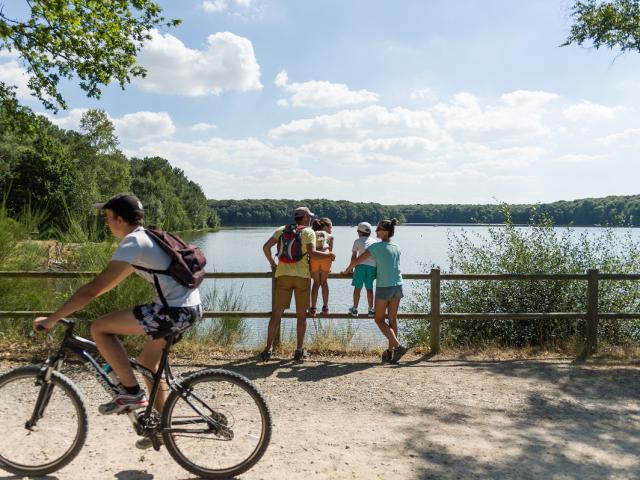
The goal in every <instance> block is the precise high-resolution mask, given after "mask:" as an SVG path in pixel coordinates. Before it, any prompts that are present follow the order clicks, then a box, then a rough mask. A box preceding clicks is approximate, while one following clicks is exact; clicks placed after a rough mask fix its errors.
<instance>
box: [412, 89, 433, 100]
mask: <svg viewBox="0 0 640 480" xmlns="http://www.w3.org/2000/svg"><path fill="white" fill-rule="evenodd" d="M409 97H410V98H411V100H423V101H433V100H436V98H437V95H436V94H435V92H434V91H433V90H431V89H430V88H421V89H418V90H414V91H413V92H411V94H410V95H409Z"/></svg>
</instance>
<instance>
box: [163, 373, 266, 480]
mask: <svg viewBox="0 0 640 480" xmlns="http://www.w3.org/2000/svg"><path fill="white" fill-rule="evenodd" d="M180 383H181V385H182V387H183V388H184V391H185V392H186V394H183V395H181V394H180V393H178V392H176V391H173V392H172V393H171V395H169V398H168V399H167V402H166V404H165V406H164V408H163V411H162V435H163V439H164V443H165V445H166V447H167V450H168V452H169V453H170V454H171V456H172V457H173V458H174V460H176V461H177V462H178V463H179V464H180V465H181V466H182V467H183V468H185V469H186V470H188V471H189V472H191V473H194V474H196V475H199V476H201V477H205V478H229V477H233V476H236V475H239V474H241V473H243V472H246V471H247V470H249V469H250V468H251V467H253V466H254V465H255V464H256V462H258V460H260V458H262V456H263V455H264V452H265V451H266V449H267V446H268V445H269V441H270V440H271V413H270V412H269V407H268V406H267V403H266V402H265V400H264V398H263V397H262V395H261V394H260V392H259V391H258V390H257V388H256V387H255V386H254V385H253V384H252V383H251V381H250V380H249V379H247V378H245V377H243V376H242V375H238V374H237V373H233V372H229V371H226V370H203V371H202V372H198V373H194V374H193V375H190V376H189V377H187V378H186V379H185V380H183V381H182V382H180Z"/></svg>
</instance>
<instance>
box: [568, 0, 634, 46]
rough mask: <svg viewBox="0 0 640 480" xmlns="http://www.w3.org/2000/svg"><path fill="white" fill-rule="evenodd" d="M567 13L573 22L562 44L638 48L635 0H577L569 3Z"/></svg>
mask: <svg viewBox="0 0 640 480" xmlns="http://www.w3.org/2000/svg"><path fill="white" fill-rule="evenodd" d="M571 17H572V18H573V19H574V22H575V23H574V24H573V25H572V26H571V30H570V33H569V37H568V38H567V40H566V42H565V43H564V44H562V46H567V45H570V44H574V43H575V44H578V45H580V46H584V45H592V46H593V47H594V48H596V49H599V48H600V47H607V48H610V49H613V48H619V49H620V50H621V51H622V52H626V51H629V50H634V51H640V1H639V0H612V1H604V2H603V1H597V0H579V1H576V2H575V3H574V4H573V6H572V7H571Z"/></svg>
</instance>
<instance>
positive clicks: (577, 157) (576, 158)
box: [553, 153, 606, 163]
mask: <svg viewBox="0 0 640 480" xmlns="http://www.w3.org/2000/svg"><path fill="white" fill-rule="evenodd" d="M603 158H606V156H605V155H587V154H585V153H570V154H567V155H562V156H560V157H557V158H554V159H553V161H554V162H557V163H587V162H593V161H595V160H601V159H603Z"/></svg>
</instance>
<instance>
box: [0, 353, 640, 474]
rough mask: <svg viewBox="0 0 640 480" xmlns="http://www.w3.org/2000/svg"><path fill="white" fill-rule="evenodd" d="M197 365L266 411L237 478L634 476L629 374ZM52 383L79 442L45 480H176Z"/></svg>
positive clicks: (94, 399)
mask: <svg viewBox="0 0 640 480" xmlns="http://www.w3.org/2000/svg"><path fill="white" fill-rule="evenodd" d="M13 366H17V364H16V363H15V362H13V363H12V362H8V361H2V362H0V371H2V372H4V371H6V370H8V369H9V368H11V367H13ZM206 366H216V367H225V368H229V369H231V370H234V371H236V372H239V373H242V374H244V375H246V376H248V377H249V378H251V379H252V380H254V381H255V382H256V384H257V385H258V387H259V388H260V389H261V390H262V392H263V393H264V395H265V397H266V398H267V401H268V402H269V405H270V407H271V410H272V414H273V419H274V435H273V439H272V443H271V445H270V447H269V449H268V450H267V453H266V455H265V457H264V458H263V459H262V461H261V462H260V463H258V465H257V466H256V467H254V468H253V470H251V471H249V472H248V473H246V474H245V475H243V476H242V478H243V479H247V480H248V479H283V478H305V479H337V478H348V479H374V478H380V479H383V478H385V479H387V478H402V479H423V478H430V479H431V478H433V479H445V478H446V479H449V478H452V479H458V478H459V479H485V478H492V479H550V478H553V479H573V478H575V479H578V478H579V479H582V480H585V479H594V480H595V479H598V480H600V479H605V478H614V479H632V478H636V479H637V478H640V461H639V457H638V452H640V381H639V380H640V367H639V366H638V365H637V364H634V365H629V364H624V365H613V364H608V365H596V364H587V365H574V364H572V363H571V361H570V360H569V359H553V360H544V361H541V360H524V361H505V360H500V361H489V360H456V359H449V358H444V357H435V358H431V359H428V360H427V359H419V358H417V357H413V358H412V357H410V356H409V357H408V358H407V360H406V361H404V359H403V364H402V365H401V366H381V365H379V364H378V362H377V359H374V358H344V357H336V358H321V357H316V358H313V357H312V358H311V359H310V360H308V361H307V362H305V363H304V364H295V363H292V362H290V361H289V360H282V361H278V360H276V361H273V362H270V363H268V364H256V363H255V362H254V361H252V360H250V359H243V360H235V361H229V360H211V361H210V362H207V363H206V365H205V364H201V365H197V368H200V367H203V368H204V367H206ZM193 368H194V367H192V369H193ZM178 370H179V369H178ZM66 373H68V374H69V375H70V376H71V378H73V379H74V381H77V382H78V384H79V386H80V388H81V390H82V391H83V392H84V394H85V397H86V398H87V399H88V401H89V408H90V413H91V415H90V430H89V436H88V439H87V443H86V445H85V447H84V449H83V450H82V452H81V453H80V455H79V456H78V457H77V458H76V459H75V460H74V461H73V462H72V463H71V464H70V465H69V466H67V467H66V468H64V469H62V470H60V471H59V472H57V473H56V474H55V475H52V476H51V477H48V478H58V479H60V480H63V479H78V478H96V479H118V480H132V479H143V480H149V479H158V480H159V479H186V478H190V476H189V474H188V473H187V472H185V471H184V470H182V469H181V468H180V467H179V466H178V465H177V464H175V463H174V462H173V460H172V459H171V457H170V456H169V455H168V453H167V452H166V451H164V450H162V451H160V452H154V451H146V452H140V451H139V450H136V449H135V448H134V447H133V443H134V441H135V439H136V437H135V435H134V433H133V432H132V431H131V426H130V424H129V423H128V420H127V419H126V418H125V417H124V416H118V417H116V418H113V417H103V416H100V415H98V414H97V405H98V404H99V403H101V402H103V401H104V400H105V398H106V396H105V394H104V392H103V391H102V390H101V389H100V387H99V386H97V385H96V384H95V383H94V382H93V381H92V379H91V377H90V376H89V375H87V374H86V373H83V371H82V370H80V369H79V368H78V367H77V366H70V367H68V368H67V372H66ZM0 401H2V399H1V398H0ZM2 478H12V477H11V476H10V475H7V474H6V473H3V472H2V471H0V479H2Z"/></svg>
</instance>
